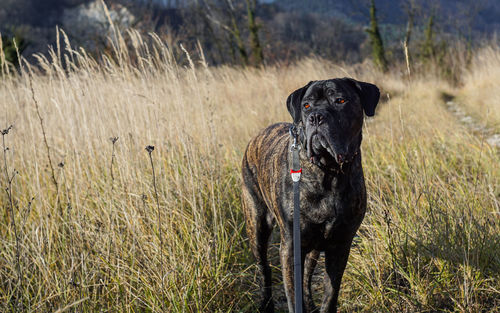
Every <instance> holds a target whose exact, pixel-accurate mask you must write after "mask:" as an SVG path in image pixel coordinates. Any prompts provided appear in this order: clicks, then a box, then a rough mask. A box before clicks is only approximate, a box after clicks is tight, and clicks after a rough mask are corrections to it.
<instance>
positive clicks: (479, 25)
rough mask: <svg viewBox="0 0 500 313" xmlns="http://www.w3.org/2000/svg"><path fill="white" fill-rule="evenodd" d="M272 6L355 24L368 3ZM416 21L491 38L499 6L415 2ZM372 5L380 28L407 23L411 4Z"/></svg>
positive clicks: (287, 0)
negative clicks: (428, 19) (435, 19)
mask: <svg viewBox="0 0 500 313" xmlns="http://www.w3.org/2000/svg"><path fill="white" fill-rule="evenodd" d="M273 3H275V4H277V5H279V6H280V7H282V8H284V9H286V10H290V11H303V12H314V13H317V14H321V15H325V16H336V17H340V18H344V19H347V20H350V21H352V22H355V23H361V24H365V25H366V24H367V23H368V21H369V16H368V7H369V1H368V0H364V1H349V0H310V1H301V0H275V1H273ZM414 3H415V4H414V8H415V13H416V15H417V18H425V17H428V16H429V15H430V14H431V13H434V14H435V15H437V16H438V17H439V21H440V23H441V24H442V25H443V26H442V27H443V28H444V29H446V30H447V31H449V32H458V31H467V30H469V28H470V29H471V30H473V31H474V32H477V33H482V34H490V35H491V34H493V33H495V32H498V31H500V2H498V1H496V0H484V1H479V2H478V1H469V0H460V1H454V0H438V1H417V2H414ZM375 4H376V6H377V10H378V12H379V16H380V22H381V23H382V24H393V25H403V24H405V23H406V22H407V11H408V8H409V7H410V1H407V0H395V1H394V0H376V1H375Z"/></svg>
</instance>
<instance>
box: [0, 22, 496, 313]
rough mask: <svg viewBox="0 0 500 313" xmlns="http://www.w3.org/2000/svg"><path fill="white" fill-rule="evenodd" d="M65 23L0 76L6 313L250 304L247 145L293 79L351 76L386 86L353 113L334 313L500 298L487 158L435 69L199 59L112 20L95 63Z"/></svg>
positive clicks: (464, 308) (478, 305)
mask: <svg viewBox="0 0 500 313" xmlns="http://www.w3.org/2000/svg"><path fill="white" fill-rule="evenodd" d="M62 36H63V40H62V41H63V42H65V47H56V50H55V51H54V52H52V53H51V57H50V58H48V59H47V58H44V57H42V56H39V57H38V59H39V62H40V69H38V68H34V67H33V66H32V65H30V64H28V63H27V62H23V65H22V68H21V73H20V74H19V75H13V74H12V73H11V74H9V75H4V77H3V81H2V85H0V97H1V99H3V101H2V104H1V106H2V114H1V116H0V119H1V124H0V128H2V129H3V128H6V127H7V126H8V125H10V124H13V125H14V128H13V129H11V130H10V132H9V134H8V136H5V139H6V144H7V145H8V147H9V149H8V150H7V151H6V153H7V154H8V161H9V167H10V168H11V169H12V168H15V169H16V170H17V171H18V172H19V174H18V175H16V177H15V178H14V179H13V181H12V188H11V189H10V190H11V192H12V197H13V199H14V208H13V211H14V216H10V215H9V214H8V212H7V208H8V201H9V197H8V196H7V194H6V193H5V192H3V193H2V194H1V195H0V203H1V207H2V209H4V208H5V209H4V211H3V212H2V214H1V215H0V219H1V220H0V232H1V235H2V237H1V238H2V241H1V242H0V244H1V248H0V310H1V311H6V312H7V311H16V310H19V308H22V309H23V310H25V311H29V312H39V311H57V310H63V311H64V310H66V311H75V312H95V311H110V312H116V311H124V312H135V311H148V312H149V311H151V312H240V311H243V312H253V311H255V304H254V301H255V300H256V298H255V297H256V295H257V292H256V291H257V288H258V287H257V285H256V278H255V276H254V275H255V268H254V265H253V259H252V257H251V256H250V252H249V249H248V245H247V242H246V235H245V232H244V224H243V218H242V215H241V207H240V200H239V199H240V198H239V194H240V186H239V185H240V174H239V167H240V160H241V157H242V153H243V151H244V148H245V146H246V143H247V142H248V140H249V139H250V138H251V136H253V135H254V134H255V133H256V132H257V131H258V130H259V129H260V128H262V127H264V126H266V125H269V124H270V123H273V122H275V121H283V120H290V117H289V115H288V113H287V112H286V109H285V104H284V99H286V96H287V95H288V94H289V93H290V92H291V91H293V90H294V89H296V88H297V87H299V86H302V85H304V84H305V83H307V82H308V81H310V80H313V79H324V78H331V77H338V76H340V77H342V76H346V75H352V76H355V77H357V78H359V79H365V80H370V81H372V82H375V83H377V84H378V85H380V87H381V88H382V90H383V91H384V100H385V99H387V98H388V96H387V95H389V98H390V100H386V101H384V102H383V103H381V104H380V105H379V109H378V112H377V116H376V117H375V118H374V119H370V120H368V121H367V123H366V127H365V136H364V137H365V140H364V143H363V158H364V161H363V162H364V167H365V176H366V180H367V187H368V194H369V207H370V209H369V211H368V213H367V216H366V219H365V221H364V222H363V225H362V228H361V230H360V232H359V234H360V237H359V239H357V241H356V244H355V246H354V247H353V250H352V255H351V257H350V261H349V265H348V269H347V271H346V274H345V278H344V281H343V287H342V288H343V289H342V290H341V299H340V301H341V310H342V312H352V311H359V312H396V311H402V312H436V311H449V312H499V311H500V303H499V301H498V299H499V298H500V293H499V290H500V257H499V254H498V250H499V241H500V240H499V237H500V235H499V234H500V226H499V222H498V214H499V211H500V208H499V197H500V196H499V193H500V189H499V184H498V183H499V179H500V169H499V164H500V162H499V161H500V160H499V154H498V151H495V150H493V149H492V148H491V147H489V146H488V145H487V144H486V143H484V142H483V140H482V138H480V137H474V136H473V135H470V132H469V131H468V130H467V129H466V128H464V127H463V126H461V125H460V124H459V123H457V122H455V121H454V119H453V116H452V115H450V114H449V113H448V112H447V111H446V110H445V109H444V106H442V105H441V99H440V97H439V94H440V92H441V91H442V90H448V89H449V87H448V86H447V85H446V84H445V83H443V82H440V81H436V80H431V79H422V80H418V81H414V82H412V84H411V85H409V84H407V83H405V82H404V81H403V80H402V79H401V78H400V77H399V76H398V75H397V74H388V75H386V76H382V75H381V74H380V73H378V72H376V71H374V70H373V69H371V67H370V66H369V65H364V66H356V67H340V66H337V65H333V64H330V63H328V62H326V61H323V60H319V59H307V60H303V61H301V62H299V63H297V64H296V65H293V66H289V67H279V66H274V67H267V68H265V69H251V68H245V69H243V68H231V67H220V68H210V67H208V66H207V65H206V64H205V63H204V62H203V58H202V57H201V56H200V55H199V54H197V53H194V54H192V55H188V54H186V64H185V65H180V64H177V63H175V62H174V61H173V58H172V55H171V53H170V51H169V48H168V47H167V46H165V45H164V44H163V43H162V42H161V41H160V40H159V39H158V37H156V36H154V35H152V36H151V38H148V39H145V38H141V37H140V36H139V35H138V34H137V33H135V32H134V31H130V32H128V33H127V35H126V36H125V37H122V35H121V34H120V33H119V32H115V33H114V37H113V38H112V39H111V42H112V44H113V46H112V47H113V49H112V51H110V52H109V53H107V54H103V55H102V56H101V57H99V59H94V58H92V57H90V56H88V55H87V54H86V53H85V51H84V50H74V49H73V48H72V47H71V46H70V44H69V42H68V40H67V39H65V37H64V34H62ZM56 51H57V52H56ZM198 60H199V61H198ZM30 74H31V77H32V87H33V93H32V91H31V89H30V82H29V79H30ZM448 91H449V92H454V91H453V90H451V91H450V90H448ZM33 95H35V97H36V98H35V100H36V101H37V102H38V104H36V103H34V101H33ZM37 106H38V107H37ZM38 114H39V115H40V116H41V117H42V118H43V123H44V125H45V129H44V131H43V132H42V129H41V124H40V122H39V118H38ZM44 133H45V136H46V144H47V145H48V147H50V154H51V158H52V160H53V161H54V164H59V166H58V167H57V168H55V174H54V176H55V179H56V182H57V183H56V184H54V183H53V182H52V173H51V169H50V166H49V161H48V158H47V151H48V150H49V149H46V145H45V142H44ZM110 138H113V139H114V138H120V139H119V140H114V141H113V142H112V144H110ZM148 145H151V146H154V147H155V149H154V152H153V153H151V154H148V152H149V151H145V150H144V147H146V146H148ZM150 157H151V159H150ZM151 162H152V163H151ZM153 169H154V173H153ZM153 174H154V176H153ZM153 181H154V182H155V183H154V185H153ZM7 183H8V182H5V180H4V179H3V178H2V189H5V187H6V186H7ZM156 201H158V203H157V202H156ZM158 206H159V211H158ZM158 214H160V215H159V216H158ZM14 217H15V219H16V222H18V224H17V225H18V226H17V231H18V238H19V243H20V253H19V255H20V258H19V262H17V260H16V248H15V246H16V238H15V235H14V231H15V230H14V229H13V227H12V226H11V223H10V219H12V218H14ZM159 220H161V223H158V221H159ZM160 234H161V235H160ZM161 265H163V266H161ZM274 265H275V266H279V264H277V263H276V262H275V264H274ZM18 266H19V267H20V268H21V269H22V271H21V272H22V275H23V276H22V282H23V283H22V284H20V283H19V280H18V270H17V267H18ZM275 281H276V283H277V284H276V288H275V289H276V291H278V290H279V289H280V288H282V287H281V286H280V285H279V281H280V277H279V276H275ZM318 296H319V295H318ZM17 302H19V303H21V305H18V306H16V305H15V304H16V303H17ZM278 307H284V306H280V305H279V304H278Z"/></svg>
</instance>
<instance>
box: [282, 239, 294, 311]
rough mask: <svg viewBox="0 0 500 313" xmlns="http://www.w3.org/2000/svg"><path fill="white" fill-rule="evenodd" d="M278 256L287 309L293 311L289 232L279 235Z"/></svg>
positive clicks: (291, 259)
mask: <svg viewBox="0 0 500 313" xmlns="http://www.w3.org/2000/svg"><path fill="white" fill-rule="evenodd" d="M280 257H281V270H282V272H283V284H284V287H285V294H286V299H287V302H288V311H289V312H290V313H293V312H294V311H295V310H294V304H295V301H294V299H295V291H294V288H293V240H292V235H291V232H290V233H285V234H282V235H281V244H280Z"/></svg>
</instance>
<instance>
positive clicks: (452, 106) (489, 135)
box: [445, 98, 500, 149]
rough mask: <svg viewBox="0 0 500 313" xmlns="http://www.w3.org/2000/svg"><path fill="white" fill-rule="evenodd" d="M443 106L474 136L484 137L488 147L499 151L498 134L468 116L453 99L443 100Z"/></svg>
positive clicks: (499, 134) (499, 141)
mask: <svg viewBox="0 0 500 313" xmlns="http://www.w3.org/2000/svg"><path fill="white" fill-rule="evenodd" d="M445 104H446V108H447V109H448V111H450V112H451V113H452V114H453V115H454V116H455V117H456V118H457V120H458V121H459V122H460V123H462V124H464V125H465V126H467V127H468V128H469V129H470V130H472V132H473V133H475V134H476V135H478V136H481V137H483V136H484V139H485V142H486V143H488V144H489V145H490V146H492V147H497V148H499V149H500V133H497V132H495V130H494V129H492V128H489V127H487V126H486V125H484V124H482V123H481V122H479V121H477V120H476V119H474V118H473V117H472V116H470V115H468V114H467V113H466V112H465V111H464V110H463V109H462V108H461V107H460V105H459V104H458V103H457V102H455V101H454V100H453V98H451V100H450V99H448V100H447V101H446V100H445Z"/></svg>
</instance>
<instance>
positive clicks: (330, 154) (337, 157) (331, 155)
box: [306, 130, 357, 166]
mask: <svg viewBox="0 0 500 313" xmlns="http://www.w3.org/2000/svg"><path fill="white" fill-rule="evenodd" d="M306 143H307V146H306V148H307V157H308V158H309V161H310V162H311V163H315V164H320V163H322V164H324V165H328V164H331V163H337V164H338V165H340V166H342V165H343V164H344V163H349V162H350V161H352V158H354V156H355V155H356V154H357V153H354V154H352V155H350V153H349V152H351V151H350V150H351V149H349V147H346V148H345V149H339V148H336V147H337V146H338V145H336V144H335V143H334V141H333V138H332V136H328V135H325V134H323V133H321V132H318V131H317V130H314V131H311V132H310V133H309V134H308V136H307V141H306Z"/></svg>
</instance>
